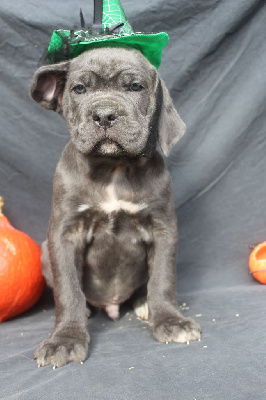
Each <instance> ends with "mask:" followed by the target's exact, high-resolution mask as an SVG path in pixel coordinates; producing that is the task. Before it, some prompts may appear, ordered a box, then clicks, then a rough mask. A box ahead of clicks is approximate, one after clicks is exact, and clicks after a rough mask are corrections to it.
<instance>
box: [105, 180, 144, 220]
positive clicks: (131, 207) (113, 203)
mask: <svg viewBox="0 0 266 400" xmlns="http://www.w3.org/2000/svg"><path fill="white" fill-rule="evenodd" d="M106 192H107V200H106V201H104V202H102V203H100V207H101V209H102V210H103V211H104V212H105V213H107V214H110V213H112V212H118V211H126V212H128V213H129V214H136V213H137V212H139V211H141V210H143V209H144V208H147V204H145V203H142V204H136V203H132V202H131V201H125V200H119V199H118V198H117V196H116V193H115V187H114V185H113V184H110V185H109V186H107V188H106Z"/></svg>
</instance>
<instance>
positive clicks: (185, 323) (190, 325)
mask: <svg viewBox="0 0 266 400" xmlns="http://www.w3.org/2000/svg"><path fill="white" fill-rule="evenodd" d="M153 333H154V336H155V338H156V339H157V340H158V341H159V342H164V343H168V342H176V343H189V342H190V341H192V340H200V337H201V328H200V326H199V325H198V324H197V323H196V322H195V321H193V320H192V319H189V318H182V319H181V318H179V317H178V318H169V319H168V320H166V321H164V322H163V323H162V324H160V325H158V326H157V327H156V328H155V329H154V332H153Z"/></svg>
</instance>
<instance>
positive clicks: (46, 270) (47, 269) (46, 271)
mask: <svg viewBox="0 0 266 400" xmlns="http://www.w3.org/2000/svg"><path fill="white" fill-rule="evenodd" d="M41 260H42V274H43V276H44V279H45V281H46V283H47V285H48V286H49V287H50V288H53V286H54V279H53V271H52V267H51V261H50V256H49V250H48V240H47V239H46V240H45V241H44V242H43V243H42V255H41Z"/></svg>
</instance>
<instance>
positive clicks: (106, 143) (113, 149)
mask: <svg viewBox="0 0 266 400" xmlns="http://www.w3.org/2000/svg"><path fill="white" fill-rule="evenodd" d="M94 149H95V151H96V152H97V153H100V154H102V155H108V156H112V155H113V156H117V155H120V154H121V153H123V149H122V147H121V146H120V145H119V144H118V143H117V142H116V141H115V140H113V139H111V138H110V137H108V138H104V139H102V140H101V141H100V142H98V143H97V144H96V146H95V148H94Z"/></svg>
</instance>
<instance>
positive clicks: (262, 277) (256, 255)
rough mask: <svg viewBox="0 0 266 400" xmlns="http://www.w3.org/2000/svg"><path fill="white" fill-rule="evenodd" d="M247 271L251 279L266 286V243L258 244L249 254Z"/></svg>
mask: <svg viewBox="0 0 266 400" xmlns="http://www.w3.org/2000/svg"><path fill="white" fill-rule="evenodd" d="M249 269H250V272H251V274H252V276H253V278H255V279H256V280H257V281H259V282H260V283H264V284H266V242H262V243H259V244H258V245H257V246H255V247H254V249H253V250H252V252H251V253H250V256H249Z"/></svg>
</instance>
